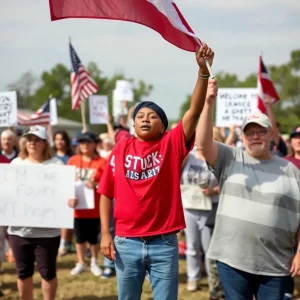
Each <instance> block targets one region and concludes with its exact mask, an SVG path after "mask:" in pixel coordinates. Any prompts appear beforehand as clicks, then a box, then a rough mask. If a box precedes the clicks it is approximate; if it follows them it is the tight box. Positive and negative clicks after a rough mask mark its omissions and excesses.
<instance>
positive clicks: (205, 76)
mask: <svg viewBox="0 0 300 300" xmlns="http://www.w3.org/2000/svg"><path fill="white" fill-rule="evenodd" d="M198 76H199V78H201V79H209V77H210V74H207V75H202V74H201V73H200V71H199V72H198Z"/></svg>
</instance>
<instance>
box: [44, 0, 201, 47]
mask: <svg viewBox="0 0 300 300" xmlns="http://www.w3.org/2000/svg"><path fill="white" fill-rule="evenodd" d="M49 3H50V12H51V20H52V21H56V20H60V19H67V18H94V19H111V20H121V21H129V22H134V23H139V24H142V25H145V26H147V27H150V28H152V29H153V30H155V31H157V32H158V33H160V34H161V35H162V37H163V38H164V39H165V40H167V41H168V42H170V43H172V44H173V45H175V46H177V47H179V48H181V49H183V50H187V51H193V52H195V51H196V49H197V48H198V47H199V45H200V44H201V41H200V40H199V38H198V37H197V36H196V35H195V34H194V32H193V30H192V29H191V28H190V26H189V25H188V23H187V22H186V20H185V19H184V17H183V16H182V14H181V12H180V11H179V9H178V7H177V5H176V4H175V1H174V0H89V1H83V0H72V1H70V0H49Z"/></svg>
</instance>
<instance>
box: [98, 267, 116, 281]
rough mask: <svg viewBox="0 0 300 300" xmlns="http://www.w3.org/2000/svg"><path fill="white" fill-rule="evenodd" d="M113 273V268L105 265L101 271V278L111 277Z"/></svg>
mask: <svg viewBox="0 0 300 300" xmlns="http://www.w3.org/2000/svg"><path fill="white" fill-rule="evenodd" d="M115 273H116V272H115V269H113V268H109V267H106V268H105V269H104V271H103V272H102V276H101V278H103V279H106V278H110V277H113V276H114V275H115Z"/></svg>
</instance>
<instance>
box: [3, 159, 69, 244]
mask: <svg viewBox="0 0 300 300" xmlns="http://www.w3.org/2000/svg"><path fill="white" fill-rule="evenodd" d="M11 163H12V164H34V163H32V162H31V161H30V160H28V159H21V158H20V157H18V158H15V159H14V160H13V161H12V162H11ZM41 164H43V165H50V164H58V165H63V163H62V162H61V161H60V160H59V159H57V158H52V159H49V160H46V161H44V162H42V163H41ZM8 233H9V234H11V235H17V236H20V237H24V238H51V237H56V236H59V235H60V229H58V228H57V229H56V228H39V227H17V226H10V227H8Z"/></svg>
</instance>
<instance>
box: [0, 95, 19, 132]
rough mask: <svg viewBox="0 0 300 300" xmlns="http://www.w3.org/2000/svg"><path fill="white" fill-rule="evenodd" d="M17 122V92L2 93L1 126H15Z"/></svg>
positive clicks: (0, 101) (0, 98)
mask: <svg viewBox="0 0 300 300" xmlns="http://www.w3.org/2000/svg"><path fill="white" fill-rule="evenodd" d="M17 123H18V117H17V93H16V92H2V93H0V127H10V126H15V125H17Z"/></svg>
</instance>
